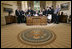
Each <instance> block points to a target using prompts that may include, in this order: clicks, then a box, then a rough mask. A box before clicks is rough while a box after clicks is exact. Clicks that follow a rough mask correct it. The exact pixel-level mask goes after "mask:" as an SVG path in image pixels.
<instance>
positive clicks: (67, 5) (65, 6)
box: [61, 2, 69, 10]
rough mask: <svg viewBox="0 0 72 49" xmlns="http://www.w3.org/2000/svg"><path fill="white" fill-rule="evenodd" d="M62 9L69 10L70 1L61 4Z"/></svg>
mask: <svg viewBox="0 0 72 49" xmlns="http://www.w3.org/2000/svg"><path fill="white" fill-rule="evenodd" d="M61 10H69V2H67V3H63V4H61Z"/></svg>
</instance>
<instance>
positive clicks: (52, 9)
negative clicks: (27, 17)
mask: <svg viewBox="0 0 72 49" xmlns="http://www.w3.org/2000/svg"><path fill="white" fill-rule="evenodd" d="M51 14H52V22H54V19H55V17H54V8H53V6H52V7H51Z"/></svg>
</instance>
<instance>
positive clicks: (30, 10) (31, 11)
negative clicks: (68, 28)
mask: <svg viewBox="0 0 72 49" xmlns="http://www.w3.org/2000/svg"><path fill="white" fill-rule="evenodd" d="M29 12H30V13H31V16H33V10H32V9H31V7H29V9H28V10H27V13H29Z"/></svg>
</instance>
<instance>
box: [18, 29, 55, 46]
mask: <svg viewBox="0 0 72 49" xmlns="http://www.w3.org/2000/svg"><path fill="white" fill-rule="evenodd" d="M18 36H19V39H20V40H21V42H22V43H25V44H29V45H43V44H49V43H51V42H52V41H54V39H55V38H56V35H55V34H54V32H53V31H51V30H48V29H45V28H30V29H26V30H24V31H22V32H21V33H20V34H19V35H18Z"/></svg>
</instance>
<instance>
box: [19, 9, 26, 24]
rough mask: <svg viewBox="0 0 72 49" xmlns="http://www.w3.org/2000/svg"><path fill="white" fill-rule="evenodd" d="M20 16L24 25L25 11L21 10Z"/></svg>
mask: <svg viewBox="0 0 72 49" xmlns="http://www.w3.org/2000/svg"><path fill="white" fill-rule="evenodd" d="M20 16H21V20H22V23H24V21H25V20H24V18H25V16H24V11H23V10H21V9H20Z"/></svg>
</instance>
